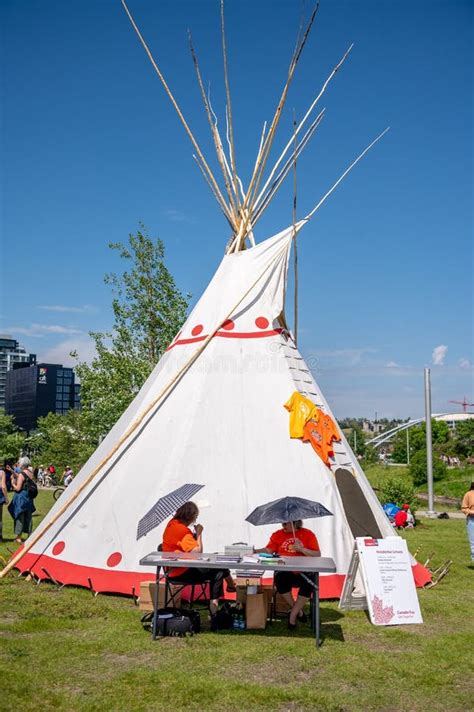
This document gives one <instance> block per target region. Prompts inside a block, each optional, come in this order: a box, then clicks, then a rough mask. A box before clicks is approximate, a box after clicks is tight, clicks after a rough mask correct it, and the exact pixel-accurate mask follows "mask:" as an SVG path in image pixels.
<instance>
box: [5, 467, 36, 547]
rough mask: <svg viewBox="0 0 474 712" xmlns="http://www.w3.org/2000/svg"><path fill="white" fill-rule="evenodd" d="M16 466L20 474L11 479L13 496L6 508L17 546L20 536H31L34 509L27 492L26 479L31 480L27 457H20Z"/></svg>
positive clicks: (20, 541) (20, 540) (31, 475)
mask: <svg viewBox="0 0 474 712" xmlns="http://www.w3.org/2000/svg"><path fill="white" fill-rule="evenodd" d="M18 464H19V469H20V472H18V473H16V474H15V478H14V479H12V485H13V489H14V491H15V494H14V495H13V499H12V501H11V502H10V504H9V506H8V511H9V512H10V514H11V516H12V517H13V519H14V522H15V524H14V532H15V541H16V543H17V544H21V543H22V538H21V535H22V534H23V533H24V534H26V535H27V536H29V535H30V534H31V530H32V524H33V521H32V518H33V512H35V511H36V507H35V505H34V504H33V499H32V498H31V497H30V495H29V492H28V480H27V478H30V479H33V473H32V472H30V470H29V465H30V460H29V458H27V457H22V458H21V459H20V461H19V463H18Z"/></svg>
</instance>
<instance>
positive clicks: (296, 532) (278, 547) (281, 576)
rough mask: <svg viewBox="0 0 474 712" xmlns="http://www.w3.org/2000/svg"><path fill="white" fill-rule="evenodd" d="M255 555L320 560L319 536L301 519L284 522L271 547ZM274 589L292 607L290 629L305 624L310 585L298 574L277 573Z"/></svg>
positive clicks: (289, 620) (294, 572)
mask: <svg viewBox="0 0 474 712" xmlns="http://www.w3.org/2000/svg"><path fill="white" fill-rule="evenodd" d="M255 551H256V553H259V552H265V553H267V554H278V555H279V556H321V551H320V549H319V544H318V540H317V539H316V536H315V535H314V534H313V532H312V531H310V530H309V529H305V528H304V527H303V522H302V521H301V519H298V520H297V521H296V522H283V524H282V525H281V529H278V530H277V531H276V532H273V534H272V535H271V537H270V541H269V542H268V544H267V545H266V546H265V547H264V548H263V549H256V550H255ZM275 586H276V590H277V591H278V593H280V594H281V595H282V596H283V598H284V599H285V601H287V603H288V604H289V605H290V606H291V610H290V612H289V614H288V627H289V628H290V629H294V628H296V621H297V619H299V620H306V616H305V614H304V613H303V608H304V606H305V604H306V603H307V602H308V601H309V599H310V598H311V591H312V587H311V584H310V583H308V581H306V579H304V578H303V577H302V576H301V574H299V573H298V572H297V571H276V572H275ZM293 588H299V591H298V597H297V599H296V601H295V600H294V598H293V594H292V593H291V590H292V589H293Z"/></svg>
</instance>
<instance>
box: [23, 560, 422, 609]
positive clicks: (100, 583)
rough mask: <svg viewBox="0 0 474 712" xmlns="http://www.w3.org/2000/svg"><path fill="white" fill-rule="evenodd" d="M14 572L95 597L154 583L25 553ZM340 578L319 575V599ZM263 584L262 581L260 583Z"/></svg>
mask: <svg viewBox="0 0 474 712" xmlns="http://www.w3.org/2000/svg"><path fill="white" fill-rule="evenodd" d="M16 568H18V569H19V570H20V571H21V572H22V573H24V572H26V571H28V572H29V571H31V573H33V574H34V575H35V576H36V577H37V578H39V579H41V580H46V579H51V578H54V580H55V581H57V582H58V583H61V584H64V585H66V586H67V585H72V586H84V587H85V588H91V587H92V589H93V590H94V591H97V592H98V593H122V594H126V595H127V594H128V595H130V596H132V595H138V594H139V592H140V583H141V582H142V581H154V580H155V572H154V571H141V572H134V571H114V570H113V569H98V568H95V567H93V566H80V565H79V564H71V563H70V562H69V561H61V560H59V559H55V558H53V557H51V556H47V555H46V554H43V555H41V556H38V555H37V554H31V553H27V554H25V555H24V556H23V558H22V559H20V561H19V562H18V564H17V566H16ZM412 570H413V578H414V579H415V584H416V585H417V586H419V587H421V586H424V585H425V584H426V583H428V582H429V581H431V576H430V574H429V572H428V571H427V570H426V569H425V568H424V566H422V565H421V564H416V565H415V566H413V567H412ZM345 578H346V577H345V575H344V574H321V575H320V577H319V587H320V592H319V596H320V598H323V599H324V598H340V597H341V594H342V588H343V586H344V581H345ZM264 582H265V579H264Z"/></svg>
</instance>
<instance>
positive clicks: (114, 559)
mask: <svg viewBox="0 0 474 712" xmlns="http://www.w3.org/2000/svg"><path fill="white" fill-rule="evenodd" d="M121 561H122V554H121V553H120V551H114V553H113V554H110V556H109V558H108V559H107V566H109V567H110V568H113V567H114V566H117V564H120V562H121Z"/></svg>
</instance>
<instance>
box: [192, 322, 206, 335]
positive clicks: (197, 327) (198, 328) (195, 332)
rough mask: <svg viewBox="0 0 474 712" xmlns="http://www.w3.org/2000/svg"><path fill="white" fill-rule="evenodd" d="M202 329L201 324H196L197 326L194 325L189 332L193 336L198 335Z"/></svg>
mask: <svg viewBox="0 0 474 712" xmlns="http://www.w3.org/2000/svg"><path fill="white" fill-rule="evenodd" d="M203 329H204V327H203V325H202V324H198V325H197V326H195V327H194V329H193V330H192V331H191V334H192V335H193V336H199V334H200V333H201V331H202V330H203Z"/></svg>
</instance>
